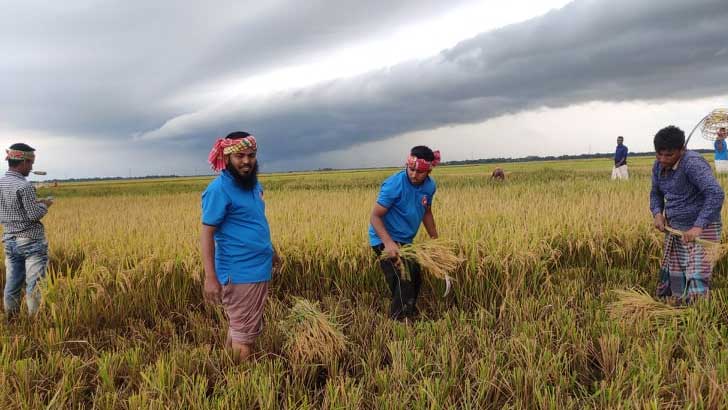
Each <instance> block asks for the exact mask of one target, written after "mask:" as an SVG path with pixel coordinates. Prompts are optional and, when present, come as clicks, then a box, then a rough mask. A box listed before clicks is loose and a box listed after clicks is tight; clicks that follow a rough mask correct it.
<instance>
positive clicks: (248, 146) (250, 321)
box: [200, 131, 280, 361]
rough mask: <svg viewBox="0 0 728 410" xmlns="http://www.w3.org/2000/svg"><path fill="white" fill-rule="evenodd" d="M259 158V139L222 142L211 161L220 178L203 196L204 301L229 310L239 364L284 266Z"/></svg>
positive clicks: (236, 136)
mask: <svg viewBox="0 0 728 410" xmlns="http://www.w3.org/2000/svg"><path fill="white" fill-rule="evenodd" d="M256 153H257V143H256V140H255V137H253V136H252V135H250V134H248V133H247V132H243V131H237V132H233V133H231V134H229V135H228V136H227V137H226V138H224V139H218V140H217V142H216V143H215V146H214V147H213V148H212V151H210V155H209V157H208V160H209V162H210V163H211V164H212V168H213V169H214V170H215V171H217V172H221V174H220V175H219V176H218V177H217V178H215V179H214V180H213V181H212V182H210V184H209V185H208V186H207V189H205V192H203V193H202V232H201V236H200V248H201V251H202V263H203V267H204V269H205V288H204V294H205V299H206V300H208V301H210V302H214V303H222V305H223V307H224V308H225V313H226V314H227V316H228V319H229V322H230V323H229V328H228V335H227V341H226V346H227V347H228V348H230V349H232V352H233V357H234V358H235V359H236V360H237V361H243V360H246V359H247V358H248V357H249V356H250V354H251V352H252V349H253V345H254V343H255V339H256V338H257V337H258V335H260V332H261V330H262V325H263V307H264V305H265V300H266V297H267V295H268V282H269V281H270V279H271V271H272V270H273V268H274V266H275V267H276V268H277V267H278V266H279V262H280V261H279V259H278V255H277V254H276V252H275V249H274V248H273V244H272V243H271V239H270V228H269V227H268V220H267V219H266V217H265V202H263V187H262V186H261V185H260V183H259V182H258V177H257V175H258V162H257V159H256Z"/></svg>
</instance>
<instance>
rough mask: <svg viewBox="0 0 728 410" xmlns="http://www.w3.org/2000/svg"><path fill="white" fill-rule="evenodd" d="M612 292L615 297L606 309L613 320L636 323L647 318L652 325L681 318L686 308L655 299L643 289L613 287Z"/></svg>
mask: <svg viewBox="0 0 728 410" xmlns="http://www.w3.org/2000/svg"><path fill="white" fill-rule="evenodd" d="M612 292H613V293H614V294H615V295H616V296H617V299H616V300H615V301H614V302H612V303H611V304H610V305H609V307H608V308H607V310H608V311H609V315H610V316H611V317H612V319H613V320H617V321H626V322H628V323H638V322H639V321H641V320H647V321H649V322H651V323H652V324H654V325H660V324H665V323H669V322H672V321H673V320H674V319H676V318H681V317H683V316H684V315H685V313H686V312H687V310H686V309H685V308H682V307H676V306H671V305H668V304H667V303H663V302H660V301H657V300H655V299H653V298H652V296H651V295H650V294H649V293H647V292H646V291H645V290H644V289H641V288H633V289H627V290H624V289H614V290H612Z"/></svg>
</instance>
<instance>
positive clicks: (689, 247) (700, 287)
mask: <svg viewBox="0 0 728 410" xmlns="http://www.w3.org/2000/svg"><path fill="white" fill-rule="evenodd" d="M720 233H721V223H720V222H714V223H711V224H710V225H708V226H707V227H705V229H703V233H702V235H700V238H701V239H705V240H708V241H713V242H718V241H720ZM664 249H665V254H664V256H663V257H662V263H661V265H660V281H659V283H658V285H657V296H658V297H668V296H673V297H676V298H677V299H679V300H680V301H682V302H690V300H691V299H692V298H694V297H696V296H707V295H708V294H709V291H710V277H711V275H712V273H713V264H714V262H715V261H713V260H712V259H711V258H710V257H709V255H708V254H707V252H706V250H705V248H704V247H703V245H701V244H699V243H697V242H694V241H693V242H690V243H685V242H683V240H682V238H681V237H679V236H677V235H674V234H671V233H669V232H667V233H665V248H664Z"/></svg>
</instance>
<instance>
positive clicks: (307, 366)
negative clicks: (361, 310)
mask: <svg viewBox="0 0 728 410" xmlns="http://www.w3.org/2000/svg"><path fill="white" fill-rule="evenodd" d="M279 326H280V329H281V331H282V332H283V334H284V336H285V339H286V342H285V344H284V346H283V351H284V353H285V355H286V356H287V357H288V360H289V362H290V364H291V369H292V371H293V373H294V374H295V375H297V376H300V377H303V378H305V379H307V380H310V379H312V378H315V377H316V376H317V375H318V374H319V372H320V370H322V369H327V370H330V369H331V368H332V366H334V365H335V364H336V363H337V361H338V360H339V358H341V357H342V355H343V354H344V352H345V351H346V347H347V343H348V342H347V340H346V337H345V336H344V333H343V332H342V331H341V327H340V325H339V324H337V323H336V320H335V318H334V317H332V316H331V315H328V314H325V313H323V312H321V310H319V308H318V303H312V302H310V301H308V300H306V299H296V302H295V304H294V305H293V307H292V308H291V311H290V313H289V314H288V316H287V317H286V318H285V319H284V320H283V321H281V322H280V324H279Z"/></svg>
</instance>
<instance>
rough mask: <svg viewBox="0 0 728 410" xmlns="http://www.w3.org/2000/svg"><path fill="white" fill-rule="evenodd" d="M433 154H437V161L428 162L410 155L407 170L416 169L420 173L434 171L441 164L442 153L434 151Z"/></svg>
mask: <svg viewBox="0 0 728 410" xmlns="http://www.w3.org/2000/svg"><path fill="white" fill-rule="evenodd" d="M432 153H433V154H435V159H433V160H432V161H426V160H424V159H422V158H417V157H416V156H414V155H410V156H409V157H408V158H407V168H414V169H416V170H417V171H419V172H427V171H432V168H435V167H436V166H437V165H438V164H439V163H440V151H433V152H432Z"/></svg>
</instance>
